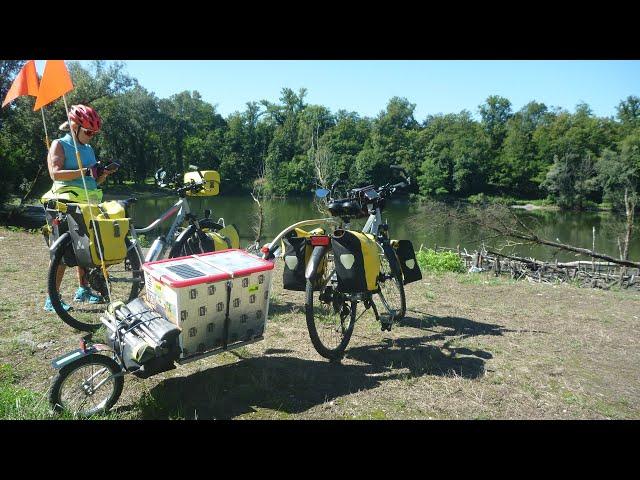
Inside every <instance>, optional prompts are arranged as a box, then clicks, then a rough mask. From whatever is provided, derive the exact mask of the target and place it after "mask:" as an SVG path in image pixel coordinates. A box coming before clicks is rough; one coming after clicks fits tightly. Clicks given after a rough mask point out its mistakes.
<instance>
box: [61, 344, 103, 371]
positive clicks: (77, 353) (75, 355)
mask: <svg viewBox="0 0 640 480" xmlns="http://www.w3.org/2000/svg"><path fill="white" fill-rule="evenodd" d="M105 350H111V348H109V347H108V346H107V345H103V344H101V343H95V344H93V345H91V347H89V348H87V349H86V350H83V349H81V348H78V349H77V350H74V351H72V352H69V353H65V354H64V355H61V356H60V357H58V358H56V359H54V360H52V361H51V366H52V367H53V368H55V369H56V370H60V369H61V368H62V367H66V366H67V365H69V364H71V363H74V362H77V361H78V360H80V359H81V358H84V357H88V356H89V355H93V354H95V353H98V352H102V351H105Z"/></svg>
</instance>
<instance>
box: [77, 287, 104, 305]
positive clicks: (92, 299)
mask: <svg viewBox="0 0 640 480" xmlns="http://www.w3.org/2000/svg"><path fill="white" fill-rule="evenodd" d="M73 301H74V302H88V303H103V302H104V299H103V298H102V297H101V296H100V295H96V294H94V293H93V292H92V291H91V289H90V288H89V287H78V290H77V291H76V295H75V297H73Z"/></svg>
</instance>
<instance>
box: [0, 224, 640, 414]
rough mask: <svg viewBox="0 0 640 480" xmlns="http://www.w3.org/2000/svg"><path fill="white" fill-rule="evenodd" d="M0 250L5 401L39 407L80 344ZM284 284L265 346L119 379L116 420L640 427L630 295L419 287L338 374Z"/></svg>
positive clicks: (361, 331)
mask: <svg viewBox="0 0 640 480" xmlns="http://www.w3.org/2000/svg"><path fill="white" fill-rule="evenodd" d="M0 237H1V239H0V258H2V262H1V263H0V275H1V277H2V280H1V281H0V319H1V321H0V364H5V365H10V368H11V371H12V372H13V373H12V375H13V377H12V383H11V385H12V388H19V389H23V390H21V392H24V391H29V392H33V393H34V394H35V395H39V396H41V397H42V396H43V395H46V392H47V391H48V388H49V385H50V382H51V378H52V377H53V375H54V370H53V369H52V368H51V366H50V362H51V360H52V359H53V358H55V357H57V356H58V355H60V354H62V353H64V352H66V351H69V350H71V349H73V348H75V347H76V345H77V341H78V339H79V337H80V335H81V333H80V332H77V331H74V330H73V329H71V328H70V327H68V326H67V325H65V324H64V323H63V322H62V321H60V320H59V319H58V318H57V316H56V315H55V314H48V313H45V312H44V311H43V310H42V306H43V303H44V299H45V297H46V289H45V277H46V270H47V266H48V255H47V252H46V249H45V245H44V242H43V239H42V237H41V236H39V235H33V234H29V233H24V232H14V231H9V230H6V229H2V228H0ZM281 275H282V270H281V265H278V266H277V268H276V270H275V276H274V277H275V280H274V288H273V295H272V304H271V307H270V316H269V321H268V324H267V330H266V335H265V340H264V341H262V342H259V343H256V344H253V345H250V346H248V347H245V348H243V349H240V350H238V351H234V352H227V353H225V354H222V355H218V356H215V357H209V358H207V359H204V360H201V361H198V362H193V363H190V364H187V365H184V366H181V367H178V368H177V369H175V370H172V371H169V372H165V373H162V374H160V375H157V376H154V377H152V378H150V379H147V380H139V379H136V378H135V377H132V376H127V377H126V380H125V388H124V392H123V396H122V398H121V400H120V401H119V402H118V403H117V405H116V408H115V410H114V413H113V414H112V416H111V417H110V418H203V419H204V418H234V419H354V418H358V419H382V418H384V419H429V418H434V419H440V418H442V419H448V418H456V419H476V418H477V419H485V418H514V419H519V418H523V419H524V418H527V419H529V418H531V419H536V418H541V419H543V418H544V419H555V418H561V419H565V418H566V419H570V418H639V417H640V380H639V379H640V348H638V347H639V341H640V331H639V326H638V320H639V319H638V315H639V314H638V313H637V312H638V311H640V309H639V308H638V307H640V297H638V295H637V294H634V293H630V292H625V291H620V292H606V291H600V290H586V289H578V288H576V287H573V286H570V285H557V286H549V285H543V284H533V283H528V282H524V281H521V282H514V281H511V280H509V279H506V278H495V277H492V276H489V275H485V274H443V275H425V278H424V279H423V281H421V282H417V283H415V284H411V285H409V286H407V289H406V290H407V304H408V307H409V308H408V312H407V317H406V318H405V319H403V320H402V321H401V322H400V324H399V325H397V326H395V327H394V329H393V330H392V331H391V332H381V331H380V328H379V325H378V324H376V322H375V320H374V318H373V315H372V314H371V312H367V313H365V314H364V315H363V316H362V317H361V318H360V319H359V321H358V323H357V324H356V327H355V331H354V334H353V338H352V340H351V343H350V345H349V347H348V349H347V355H346V357H345V359H344V360H343V361H342V363H341V364H332V363H329V362H327V361H326V360H325V359H323V358H322V357H320V356H319V355H318V354H317V353H316V352H315V350H314V349H313V346H312V345H311V342H310V340H309V336H308V333H307V329H306V323H305V318H304V308H303V306H304V293H303V292H289V291H285V290H283V289H282V278H281ZM33 417H34V418H36V417H37V415H36V414H35V413H34V414H33ZM22 418H29V413H28V412H26V413H25V414H24V415H22ZM38 418H40V417H38Z"/></svg>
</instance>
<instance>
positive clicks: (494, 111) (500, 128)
mask: <svg viewBox="0 0 640 480" xmlns="http://www.w3.org/2000/svg"><path fill="white" fill-rule="evenodd" d="M478 111H479V112H480V116H481V117H482V125H483V127H484V129H485V132H486V133H487V135H489V139H490V141H491V151H492V152H493V154H494V155H497V154H498V152H499V151H500V149H501V148H502V142H503V141H504V137H505V136H506V133H507V129H506V124H507V121H508V120H509V118H511V102H510V101H509V100H508V99H506V98H504V97H501V96H499V95H490V96H489V97H487V100H486V102H485V103H484V104H482V105H480V106H479V107H478Z"/></svg>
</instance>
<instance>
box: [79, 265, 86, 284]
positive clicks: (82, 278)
mask: <svg viewBox="0 0 640 480" xmlns="http://www.w3.org/2000/svg"><path fill="white" fill-rule="evenodd" d="M86 275H87V271H86V270H85V269H84V268H82V267H78V285H80V286H81V287H86V286H87V276H86Z"/></svg>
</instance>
